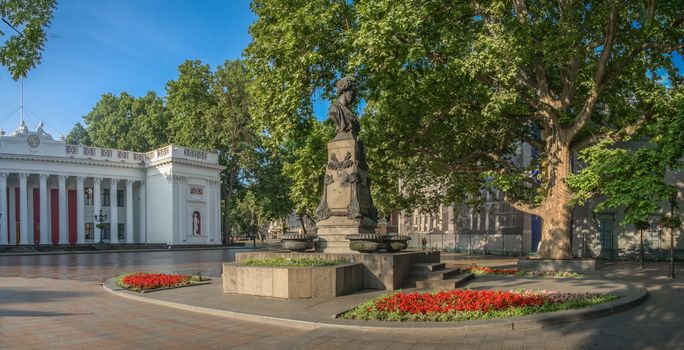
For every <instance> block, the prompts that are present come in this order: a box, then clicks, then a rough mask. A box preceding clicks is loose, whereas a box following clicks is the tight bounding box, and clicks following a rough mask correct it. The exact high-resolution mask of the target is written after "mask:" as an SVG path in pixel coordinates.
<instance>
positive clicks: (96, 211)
mask: <svg viewBox="0 0 684 350" xmlns="http://www.w3.org/2000/svg"><path fill="white" fill-rule="evenodd" d="M100 182H102V178H101V177H96V178H93V215H95V216H97V215H100V209H101V208H102V196H101V195H102V194H101V192H102V190H101V189H100ZM93 222H94V223H95V234H94V235H93V241H95V243H100V241H101V240H102V239H101V234H102V230H100V229H99V228H97V224H99V223H100V222H98V221H97V220H95V218H93Z"/></svg>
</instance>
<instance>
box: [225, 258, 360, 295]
mask: <svg viewBox="0 0 684 350" xmlns="http://www.w3.org/2000/svg"><path fill="white" fill-rule="evenodd" d="M362 289H363V264H360V263H343V264H340V265H335V266H315V267H276V266H244V265H240V264H239V263H224V264H223V292H224V293H234V294H247V295H258V296H265V297H273V298H283V299H297V298H319V297H326V298H330V297H336V296H341V295H346V294H350V293H353V292H356V291H359V290H362Z"/></svg>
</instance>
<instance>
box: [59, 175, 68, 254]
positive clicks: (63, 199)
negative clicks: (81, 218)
mask: <svg viewBox="0 0 684 350" xmlns="http://www.w3.org/2000/svg"><path fill="white" fill-rule="evenodd" d="M67 178H68V176H66V175H59V179H58V180H59V181H58V182H59V244H60V245H67V244H69V232H68V227H69V225H68V224H67V223H68V219H69V218H68V215H67V191H66V180H67Z"/></svg>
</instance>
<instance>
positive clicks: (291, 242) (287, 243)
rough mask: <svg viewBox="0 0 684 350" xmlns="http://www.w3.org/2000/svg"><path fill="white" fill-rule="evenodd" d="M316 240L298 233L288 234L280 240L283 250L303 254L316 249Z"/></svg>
mask: <svg viewBox="0 0 684 350" xmlns="http://www.w3.org/2000/svg"><path fill="white" fill-rule="evenodd" d="M314 238H316V237H315V236H309V235H302V234H298V233H286V234H284V235H283V236H282V237H281V238H280V239H281V242H282V247H283V249H287V250H290V251H293V252H303V251H305V250H307V249H312V248H313V247H314V242H313V240H314Z"/></svg>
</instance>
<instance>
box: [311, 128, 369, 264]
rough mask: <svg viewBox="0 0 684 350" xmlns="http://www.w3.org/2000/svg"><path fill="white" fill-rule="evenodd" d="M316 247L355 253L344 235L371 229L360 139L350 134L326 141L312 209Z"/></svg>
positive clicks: (364, 158)
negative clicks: (320, 181) (320, 182)
mask: <svg viewBox="0 0 684 350" xmlns="http://www.w3.org/2000/svg"><path fill="white" fill-rule="evenodd" d="M316 214H317V216H318V219H319V221H318V222H317V223H316V227H317V228H318V232H317V234H318V238H319V245H318V249H319V250H322V251H323V252H325V253H355V252H353V251H351V250H350V249H349V241H348V240H346V239H345V236H346V235H352V234H360V233H375V227H376V226H377V210H376V209H375V206H373V200H372V199H371V194H370V178H369V177H368V166H367V164H366V157H365V150H364V147H363V143H362V142H361V141H360V140H357V139H356V138H355V137H353V136H352V135H351V134H338V137H336V138H335V139H333V140H332V141H331V142H330V143H328V164H327V166H326V171H325V180H324V185H323V195H322V198H321V203H320V204H319V205H318V208H317V209H316Z"/></svg>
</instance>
